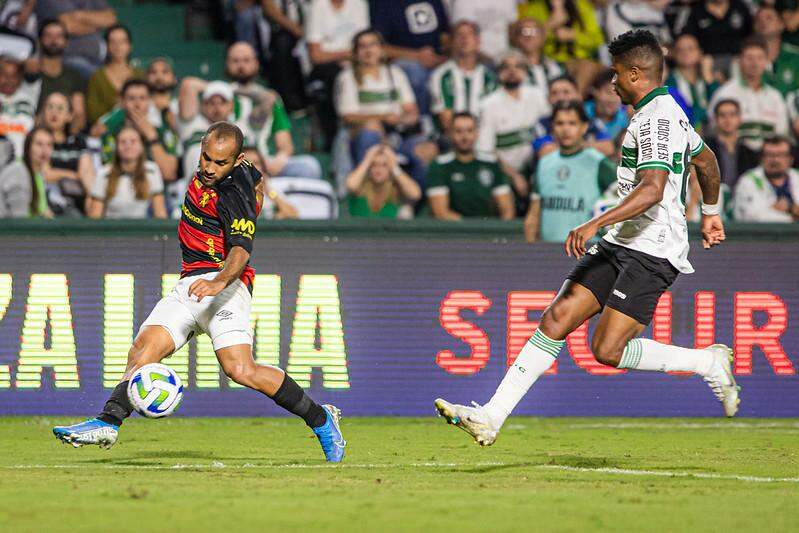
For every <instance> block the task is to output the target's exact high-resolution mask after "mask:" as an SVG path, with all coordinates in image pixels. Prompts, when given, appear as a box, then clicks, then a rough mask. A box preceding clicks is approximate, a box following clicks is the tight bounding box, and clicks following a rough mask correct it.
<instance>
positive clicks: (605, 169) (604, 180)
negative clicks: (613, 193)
mask: <svg viewBox="0 0 799 533" xmlns="http://www.w3.org/2000/svg"><path fill="white" fill-rule="evenodd" d="M596 180H597V185H598V186H599V190H600V191H601V192H605V191H606V190H607V189H608V187H610V186H611V185H613V183H615V182H616V164H615V163H614V162H613V161H611V160H610V159H608V158H607V157H604V158H602V160H601V161H600V162H599V168H597V176H596Z"/></svg>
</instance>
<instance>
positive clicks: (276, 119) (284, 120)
mask: <svg viewBox="0 0 799 533" xmlns="http://www.w3.org/2000/svg"><path fill="white" fill-rule="evenodd" d="M279 131H291V121H289V115H288V113H287V112H286V106H285V105H283V100H281V98H280V97H279V96H278V97H277V99H276V100H275V103H274V104H273V105H272V135H274V134H275V133H277V132H279Z"/></svg>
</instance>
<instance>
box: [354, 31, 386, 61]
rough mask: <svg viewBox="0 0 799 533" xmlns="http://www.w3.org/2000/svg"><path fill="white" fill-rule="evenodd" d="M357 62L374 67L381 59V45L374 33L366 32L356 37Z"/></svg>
mask: <svg viewBox="0 0 799 533" xmlns="http://www.w3.org/2000/svg"><path fill="white" fill-rule="evenodd" d="M356 55H357V59H358V62H359V63H360V64H362V65H364V66H367V67H374V66H377V65H379V64H380V61H382V60H383V46H382V45H381V44H380V38H379V37H378V36H377V35H375V34H374V33H366V34H364V35H361V37H360V38H359V39H358V51H357V54H356Z"/></svg>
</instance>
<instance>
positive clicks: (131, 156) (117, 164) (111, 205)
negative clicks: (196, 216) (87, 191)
mask: <svg viewBox="0 0 799 533" xmlns="http://www.w3.org/2000/svg"><path fill="white" fill-rule="evenodd" d="M148 212H152V216H153V217H154V218H166V204H165V202H164V181H163V178H162V177H161V171H160V170H158V165H156V164H155V163H154V162H153V161H148V160H147V159H146V157H145V150H144V139H143V138H142V136H141V133H139V131H138V130H136V129H135V128H132V127H130V126H125V127H124V128H122V130H121V131H120V132H119V135H117V142H116V150H115V152H114V157H113V160H112V162H111V164H109V165H106V166H104V167H103V169H102V170H101V171H100V174H99V175H98V176H97V179H96V180H95V181H94V186H93V187H92V193H91V199H90V201H89V205H88V208H87V213H88V215H89V216H90V217H91V218H147V216H148Z"/></svg>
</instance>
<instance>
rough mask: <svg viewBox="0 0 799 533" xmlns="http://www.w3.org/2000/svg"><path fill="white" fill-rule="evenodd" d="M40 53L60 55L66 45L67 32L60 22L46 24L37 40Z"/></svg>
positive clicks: (51, 55)
mask: <svg viewBox="0 0 799 533" xmlns="http://www.w3.org/2000/svg"><path fill="white" fill-rule="evenodd" d="M39 44H40V45H41V47H42V53H43V54H44V55H46V56H49V57H54V56H60V55H62V54H63V53H64V49H65V48H66V47H67V34H66V32H65V31H64V28H63V27H62V26H61V25H60V24H48V25H47V26H46V27H45V28H44V30H42V38H41V39H40V40H39Z"/></svg>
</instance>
